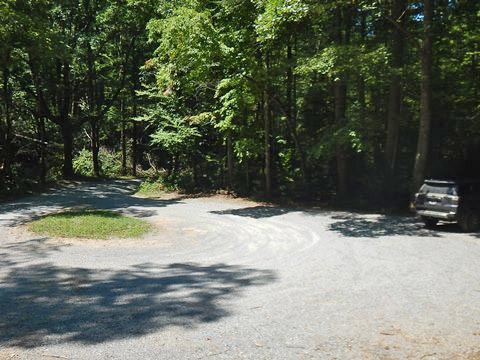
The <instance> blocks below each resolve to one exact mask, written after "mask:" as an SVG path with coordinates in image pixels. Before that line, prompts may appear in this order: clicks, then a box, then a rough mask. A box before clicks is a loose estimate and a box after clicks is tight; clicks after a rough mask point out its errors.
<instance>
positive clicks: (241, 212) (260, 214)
mask: <svg viewBox="0 0 480 360" xmlns="http://www.w3.org/2000/svg"><path fill="white" fill-rule="evenodd" d="M292 211H299V210H295V209H286V208H281V207H276V206H263V205H259V206H252V207H247V208H242V209H228V210H217V211H210V213H211V214H216V215H236V216H244V217H250V218H254V219H261V218H268V217H273V216H279V215H283V214H287V213H289V212H292Z"/></svg>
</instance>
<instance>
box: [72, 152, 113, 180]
mask: <svg viewBox="0 0 480 360" xmlns="http://www.w3.org/2000/svg"><path fill="white" fill-rule="evenodd" d="M98 160H99V162H100V174H101V176H104V177H109V178H112V177H117V176H120V175H121V172H122V160H121V155H120V154H117V153H115V152H114V151H109V150H107V149H105V148H101V149H100V151H99V153H98ZM73 170H74V171H75V173H76V174H78V175H82V176H89V177H91V176H94V174H93V162H92V152H91V151H90V150H88V149H83V150H82V151H80V152H79V153H78V155H77V156H76V157H75V158H74V159H73Z"/></svg>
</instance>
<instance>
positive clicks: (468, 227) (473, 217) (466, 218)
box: [458, 210, 480, 232]
mask: <svg viewBox="0 0 480 360" xmlns="http://www.w3.org/2000/svg"><path fill="white" fill-rule="evenodd" d="M458 225H460V228H461V229H462V230H463V231H464V232H474V231H477V230H478V228H479V227H480V217H479V216H478V214H477V213H475V212H473V211H471V210H467V211H465V213H464V214H463V215H462V216H460V218H459V219H458Z"/></svg>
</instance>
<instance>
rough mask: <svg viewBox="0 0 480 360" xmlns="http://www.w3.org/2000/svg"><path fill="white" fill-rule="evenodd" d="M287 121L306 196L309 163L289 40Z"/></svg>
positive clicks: (293, 60)
mask: <svg viewBox="0 0 480 360" xmlns="http://www.w3.org/2000/svg"><path fill="white" fill-rule="evenodd" d="M287 62H288V68H287V109H286V110H287V114H286V115H287V122H288V127H289V129H290V133H291V135H292V138H293V142H294V145H295V154H296V155H297V156H298V158H299V160H300V172H301V174H302V187H303V191H302V192H303V193H304V195H305V196H307V195H308V193H309V184H308V175H307V163H306V157H305V151H304V150H303V147H302V144H301V142H300V140H299V139H298V133H297V109H296V103H297V91H296V79H295V75H294V73H293V67H294V62H295V59H294V56H293V51H292V44H291V41H289V42H288V45H287Z"/></svg>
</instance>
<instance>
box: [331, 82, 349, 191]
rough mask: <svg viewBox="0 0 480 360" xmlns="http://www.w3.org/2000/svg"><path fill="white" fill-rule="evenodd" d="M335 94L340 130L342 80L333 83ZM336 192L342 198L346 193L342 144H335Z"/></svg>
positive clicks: (343, 106) (343, 103)
mask: <svg viewBox="0 0 480 360" xmlns="http://www.w3.org/2000/svg"><path fill="white" fill-rule="evenodd" d="M334 94H335V124H336V126H337V127H339V128H341V127H343V126H345V111H346V98H347V86H346V85H345V83H344V82H343V80H340V79H337V80H335V82H334ZM336 153H337V190H338V195H339V196H340V197H341V198H342V197H345V196H346V195H347V193H348V164H347V161H348V158H347V154H346V149H345V145H344V144H337V146H336Z"/></svg>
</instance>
